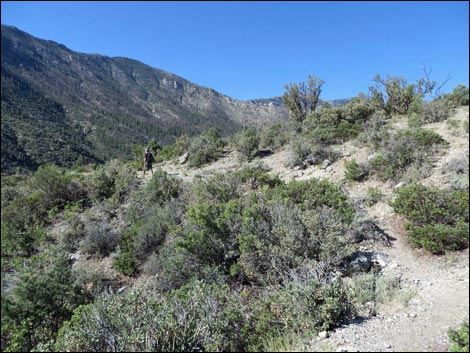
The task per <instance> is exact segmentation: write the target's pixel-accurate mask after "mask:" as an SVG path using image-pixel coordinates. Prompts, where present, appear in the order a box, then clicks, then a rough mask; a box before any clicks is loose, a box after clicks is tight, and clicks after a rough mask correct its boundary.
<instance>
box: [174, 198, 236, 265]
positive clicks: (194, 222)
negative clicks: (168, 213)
mask: <svg viewBox="0 0 470 353" xmlns="http://www.w3.org/2000/svg"><path fill="white" fill-rule="evenodd" d="M240 213H241V212H240V203H239V202H238V201H236V200H232V201H229V202H227V203H221V204H214V203H208V202H206V201H200V202H199V203H197V204H195V205H194V206H192V207H190V208H189V209H188V212H187V218H186V219H185V221H184V224H183V230H182V233H183V234H182V237H181V239H180V241H179V243H178V245H179V246H180V247H182V248H184V249H186V250H187V251H189V252H190V253H192V254H193V255H195V256H196V257H197V258H198V259H199V260H200V261H201V262H203V263H208V264H213V265H222V266H223V267H224V268H225V270H226V271H227V273H228V272H229V269H230V266H231V265H232V263H233V262H234V261H235V260H236V258H237V253H238V251H237V242H236V240H235V236H236V233H237V227H238V224H239V222H240V221H239V218H240Z"/></svg>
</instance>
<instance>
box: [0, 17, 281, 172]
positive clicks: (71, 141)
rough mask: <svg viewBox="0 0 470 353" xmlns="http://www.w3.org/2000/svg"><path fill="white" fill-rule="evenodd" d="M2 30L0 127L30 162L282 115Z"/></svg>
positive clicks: (104, 152)
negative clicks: (36, 147)
mask: <svg viewBox="0 0 470 353" xmlns="http://www.w3.org/2000/svg"><path fill="white" fill-rule="evenodd" d="M1 32H2V48H1V50H2V58H1V67H2V127H5V128H6V129H7V130H8V131H9V136H10V135H11V136H14V137H15V138H12V139H9V141H10V142H11V141H17V146H10V144H9V145H8V146H9V149H10V147H11V148H13V149H21V150H24V151H25V156H26V157H25V158H29V159H28V165H32V164H31V163H33V162H34V163H38V164H42V163H45V162H47V161H54V162H56V163H58V164H63V165H68V164H70V163H72V161H73V160H76V159H77V158H78V157H79V156H82V157H83V158H84V159H85V160H88V161H92V160H95V161H97V160H105V159H109V158H113V157H123V156H128V157H129V156H130V155H131V145H132V144H134V143H135V144H144V143H146V142H147V141H148V140H150V139H152V138H154V139H156V140H158V141H160V142H162V143H170V142H172V141H173V140H174V139H175V138H176V137H178V136H180V135H181V134H189V135H193V134H198V133H200V132H202V131H204V130H206V129H208V128H210V127H215V128H216V129H218V130H219V132H220V133H221V134H222V135H227V134H229V133H233V132H234V131H237V130H239V129H241V128H242V127H244V126H262V125H266V124H268V123H275V122H279V121H282V120H286V119H287V118H288V113H287V111H286V109H285V108H284V107H283V106H282V105H273V104H265V103H263V102H257V101H238V100H235V99H232V98H230V97H228V96H225V95H223V94H221V93H219V92H216V91H214V90H213V89H210V88H206V87H202V86H199V85H197V84H194V83H191V82H189V81H187V80H185V79H183V78H181V77H179V76H176V75H174V74H171V73H169V72H166V71H163V70H159V69H156V68H152V67H150V66H148V65H145V64H143V63H141V62H138V61H136V60H132V59H128V58H121V57H116V58H111V57H107V56H103V55H95V54H93V55H92V54H83V53H78V52H74V51H72V50H70V49H68V48H66V47H65V46H63V45H61V44H58V43H55V42H52V41H47V40H42V39H38V38H35V37H33V36H31V35H29V34H27V33H25V32H23V31H20V30H18V29H16V28H14V27H10V26H3V25H2V29H1ZM25 92H26V93H25ZM2 130H3V129H2ZM65 132H67V134H65V135H64V133H65ZM58 141H63V142H64V143H62V144H60V143H58ZM2 142H3V138H2ZM34 145H39V146H41V151H42V152H41V153H39V152H37V151H35V149H34ZM65 146H67V148H65ZM69 150H70V153H69ZM12 151H13V150H12ZM64 154H65V155H66V158H62V157H63V156H64ZM5 156H6V154H5ZM44 156H47V157H44ZM25 161H26V160H25ZM4 162H5V163H4ZM15 163H17V164H18V163H19V164H20V165H21V163H20V162H19V161H16V162H15ZM34 163H33V164H34ZM25 165H26V162H25ZM8 167H9V166H8V161H7V159H6V158H4V151H3V144H2V171H3V170H4V168H8Z"/></svg>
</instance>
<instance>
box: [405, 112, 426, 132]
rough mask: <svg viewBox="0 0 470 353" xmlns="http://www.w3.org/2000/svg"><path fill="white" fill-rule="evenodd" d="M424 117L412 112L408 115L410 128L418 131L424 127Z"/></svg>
mask: <svg viewBox="0 0 470 353" xmlns="http://www.w3.org/2000/svg"><path fill="white" fill-rule="evenodd" d="M423 123H424V121H423V116H422V115H421V114H418V113H415V112H412V113H411V114H409V115H408V128H410V129H418V128H420V127H421V126H422V125H423Z"/></svg>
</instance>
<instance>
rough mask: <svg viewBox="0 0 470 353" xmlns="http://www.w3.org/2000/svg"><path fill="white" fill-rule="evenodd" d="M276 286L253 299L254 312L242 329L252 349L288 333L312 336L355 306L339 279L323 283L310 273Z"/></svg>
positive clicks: (266, 347)
mask: <svg viewBox="0 0 470 353" xmlns="http://www.w3.org/2000/svg"><path fill="white" fill-rule="evenodd" d="M276 289H277V290H276V292H274V293H272V294H270V295H269V296H267V297H265V298H261V299H258V300H256V301H251V315H250V316H249V317H248V320H247V322H246V323H245V324H244V327H243V329H242V334H243V337H245V340H246V341H247V348H248V350H249V351H268V350H267V349H268V348H269V347H271V346H272V343H273V342H276V341H278V340H280V339H281V338H282V337H285V336H286V335H292V334H294V335H299V336H301V335H303V334H307V333H308V334H310V336H312V335H314V334H315V333H318V332H319V331H323V330H329V329H332V328H333V327H335V326H336V325H338V324H339V323H340V322H342V321H343V320H346V319H347V318H350V316H351V313H352V306H351V303H350V301H349V300H348V297H347V293H346V290H345V288H344V287H343V286H342V285H341V284H340V283H334V284H329V285H320V283H319V282H317V281H315V280H314V279H312V278H310V277H306V278H298V277H297V278H295V279H291V280H289V281H286V282H285V283H283V286H282V287H281V288H278V287H276ZM248 332H249V333H248Z"/></svg>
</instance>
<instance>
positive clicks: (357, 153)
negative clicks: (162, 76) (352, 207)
mask: <svg viewBox="0 0 470 353" xmlns="http://www.w3.org/2000/svg"><path fill="white" fill-rule="evenodd" d="M452 119H453V120H457V121H459V123H461V122H462V121H463V120H467V121H468V107H465V108H460V109H458V110H457V112H456V113H455V115H454V116H453V117H452ZM395 127H402V128H403V127H406V124H404V122H403V121H399V122H396V123H395ZM424 128H427V129H432V130H434V131H436V132H438V133H439V134H440V135H441V136H442V137H444V139H445V140H447V141H448V142H449V143H450V145H449V147H448V148H447V149H446V151H445V153H443V154H442V155H441V156H440V157H438V158H437V160H436V161H435V164H434V167H433V170H432V173H431V175H429V176H428V177H427V178H425V179H424V180H423V184H425V185H427V186H437V187H439V188H442V187H445V186H449V184H450V183H451V180H450V179H451V178H450V175H451V172H452V170H450V168H449V163H451V162H452V161H454V160H456V159H462V158H463V159H465V156H467V173H468V150H469V141H468V133H466V132H464V131H463V129H462V127H461V125H460V128H456V127H455V126H452V125H451V124H448V123H446V122H441V123H434V124H428V125H425V126H424ZM338 151H339V152H340V154H342V155H343V157H342V158H340V159H339V160H338V161H336V162H334V163H333V164H332V165H330V166H328V167H327V168H325V169H322V168H320V167H318V166H311V167H309V168H307V169H305V170H297V171H294V170H291V169H288V168H286V167H285V163H286V160H287V158H288V153H289V152H288V150H287V149H284V150H281V151H279V152H277V153H275V154H273V155H271V156H268V157H265V158H263V159H261V162H262V163H264V164H265V165H267V166H268V167H269V168H270V169H271V170H270V173H272V174H275V175H278V176H279V177H280V178H281V179H283V180H286V181H287V180H292V179H297V180H305V179H310V178H312V177H315V178H320V179H322V178H328V179H330V180H331V181H333V182H335V183H339V184H342V185H343V188H344V189H345V191H346V192H347V193H349V196H350V197H351V198H353V199H357V198H359V197H361V196H364V195H365V193H366V192H367V189H368V188H371V187H376V188H378V189H380V191H381V193H382V194H383V198H382V200H381V201H380V202H378V203H377V204H375V205H373V206H372V207H367V208H366V209H365V211H367V213H368V216H370V217H371V218H373V219H374V220H375V221H376V222H377V224H378V225H379V226H380V227H381V228H382V229H384V230H385V231H386V232H387V234H389V235H390V236H391V237H393V238H394V239H395V240H394V241H393V242H392V246H391V247H378V248H377V249H376V250H377V251H380V252H383V253H385V254H387V255H388V256H389V261H388V263H387V265H386V266H385V267H384V269H383V271H384V272H385V273H388V274H393V275H395V276H397V277H399V278H401V284H402V288H401V290H400V293H399V294H398V295H397V297H396V298H395V300H394V301H391V302H390V303H388V304H387V305H383V306H382V307H380V308H379V310H378V312H377V315H376V316H374V317H371V318H369V319H367V320H364V321H362V322H357V323H352V324H349V325H346V326H344V327H340V328H338V329H336V330H334V331H333V332H332V333H331V336H330V337H328V338H324V339H320V338H314V339H313V340H312V342H311V346H310V347H309V350H310V351H343V352H345V351H362V352H364V351H366V352H367V351H368V352H387V351H388V352H392V351H395V352H412V351H435V352H439V351H446V350H447V348H448V339H447V330H448V329H449V328H455V327H457V326H458V325H460V324H461V323H462V322H464V321H468V320H469V252H468V250H465V251H462V252H459V253H453V254H450V255H447V256H440V257H439V256H432V255H429V254H428V253H426V252H425V251H422V250H416V249H412V248H411V247H410V246H409V245H408V244H407V239H406V235H405V233H406V231H405V229H404V223H405V219H404V218H402V217H400V216H398V215H396V214H395V213H394V212H393V210H392V208H391V207H390V206H389V205H388V201H389V200H390V199H391V197H392V196H393V187H394V185H393V184H391V183H386V182H381V181H379V180H376V179H374V178H371V179H369V180H367V181H365V182H361V183H350V182H346V180H345V179H344V161H345V160H351V159H352V158H354V159H356V161H357V162H365V161H367V156H368V152H367V150H366V149H365V148H361V147H357V146H354V145H353V144H352V143H346V144H344V145H342V146H340V147H339V150H338ZM240 164H241V163H240V162H239V158H238V156H237V154H236V153H231V154H229V155H228V156H226V157H224V158H222V159H221V160H218V161H216V162H214V163H212V164H210V165H208V166H204V167H203V168H199V169H192V168H189V167H187V166H186V165H179V164H174V163H172V162H166V163H161V164H158V165H156V167H158V168H162V169H163V170H165V171H166V172H168V173H169V174H171V175H175V176H178V177H181V178H182V179H183V180H186V181H191V180H192V179H194V178H197V177H205V176H208V175H211V174H213V173H214V172H221V173H228V172H230V171H232V170H234V169H236V168H238V167H239V166H240ZM139 177H140V178H142V172H140V173H139ZM150 177H151V176H150V175H149V174H148V175H147V176H146V178H145V179H146V180H145V181H148V180H150Z"/></svg>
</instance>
